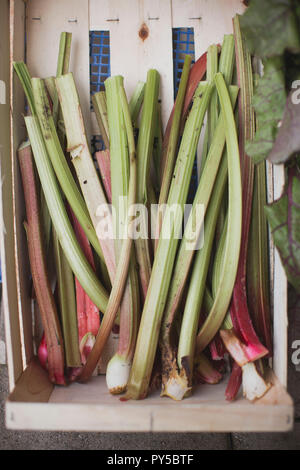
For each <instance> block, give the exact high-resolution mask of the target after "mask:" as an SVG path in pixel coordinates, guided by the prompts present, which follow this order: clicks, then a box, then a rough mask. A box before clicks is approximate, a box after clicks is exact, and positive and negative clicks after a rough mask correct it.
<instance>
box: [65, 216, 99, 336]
mask: <svg viewBox="0 0 300 470" xmlns="http://www.w3.org/2000/svg"><path fill="white" fill-rule="evenodd" d="M68 212H69V216H70V218H71V222H72V225H73V227H74V231H75V234H76V238H77V240H78V242H79V245H80V246H81V248H82V251H83V253H84V254H85V257H86V259H87V260H88V262H89V263H90V265H91V267H92V268H93V270H94V271H95V262H94V258H93V252H92V249H91V246H90V243H89V241H88V239H87V236H86V235H85V233H84V231H83V229H82V227H81V225H80V224H79V222H78V220H77V218H76V217H75V214H74V213H73V211H72V209H71V208H70V207H69V210H68ZM75 286H76V301H77V302H76V303H77V322H78V340H79V345H80V344H81V341H82V338H83V337H84V336H85V335H86V334H87V333H92V335H93V336H96V335H97V333H98V330H99V326H100V316H99V310H98V307H97V306H96V305H95V304H94V303H93V302H92V300H91V299H90V297H89V296H88V295H87V294H86V292H85V291H84V289H83V288H82V286H81V285H80V283H79V281H78V279H77V278H75Z"/></svg>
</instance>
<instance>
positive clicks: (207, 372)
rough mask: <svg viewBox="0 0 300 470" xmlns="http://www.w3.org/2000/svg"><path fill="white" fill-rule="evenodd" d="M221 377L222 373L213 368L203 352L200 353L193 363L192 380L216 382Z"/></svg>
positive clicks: (196, 381)
mask: <svg viewBox="0 0 300 470" xmlns="http://www.w3.org/2000/svg"><path fill="white" fill-rule="evenodd" d="M222 378H223V376H222V374H221V373H220V372H219V371H217V370H216V369H215V368H214V366H213V364H212V362H211V361H210V360H209V359H208V358H207V357H206V356H205V354H203V353H200V354H199V355H198V356H197V358H196V359H195V363H194V372H193V382H195V383H208V384H217V383H219V382H220V381H221V380H222Z"/></svg>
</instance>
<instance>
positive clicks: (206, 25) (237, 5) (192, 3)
mask: <svg viewBox="0 0 300 470" xmlns="http://www.w3.org/2000/svg"><path fill="white" fill-rule="evenodd" d="M244 10H245V6H244V5H243V3H242V2H241V1H240V0H227V1H226V2H221V1H220V0H209V1H207V0H172V24H173V28H182V27H192V28H194V41H195V57H196V59H198V58H199V57H200V56H201V55H202V54H203V53H204V52H205V51H206V50H207V48H208V46H209V45H210V44H217V43H220V44H221V43H222V41H223V36H224V34H229V33H232V17H233V16H234V15H235V14H236V13H243V11H244Z"/></svg>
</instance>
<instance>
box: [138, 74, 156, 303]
mask: <svg viewBox="0 0 300 470" xmlns="http://www.w3.org/2000/svg"><path fill="white" fill-rule="evenodd" d="M158 92H159V74H158V72H157V71H156V70H149V71H148V73H147V81H146V87H145V96H144V103H143V109H142V117H141V123H140V128H139V136H138V142H137V150H136V155H137V172H138V176H137V203H138V204H143V205H144V206H146V205H147V183H148V173H149V169H150V158H151V155H152V149H153V142H154V130H155V122H156V113H157V102H158ZM145 217H146V214H145V212H144V211H141V214H140V218H141V227H142V231H143V232H144V233H143V234H142V236H141V237H138V238H137V239H136V240H135V249H136V257H137V262H138V268H139V277H140V282H141V288H142V293H143V297H144V299H145V298H146V294H147V290H148V285H149V281H150V275H151V257H150V251H149V248H150V246H149V239H148V231H147V230H146V227H148V221H147V220H146V219H145Z"/></svg>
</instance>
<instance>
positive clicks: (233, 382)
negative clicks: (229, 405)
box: [225, 362, 243, 401]
mask: <svg viewBox="0 0 300 470" xmlns="http://www.w3.org/2000/svg"><path fill="white" fill-rule="evenodd" d="M242 375H243V372H242V368H241V367H240V366H239V365H238V364H237V363H236V362H234V363H233V366H232V370H231V374H230V377H229V380H228V384H227V387H226V391H225V397H226V400H227V401H232V400H234V399H235V397H236V396H237V394H238V391H239V389H240V387H241V385H242Z"/></svg>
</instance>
